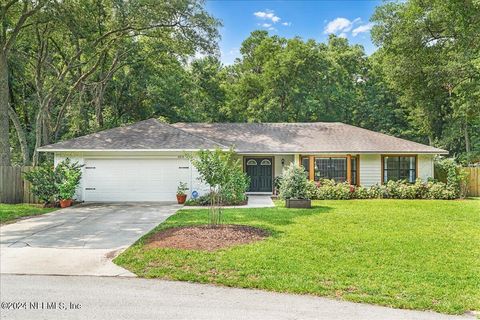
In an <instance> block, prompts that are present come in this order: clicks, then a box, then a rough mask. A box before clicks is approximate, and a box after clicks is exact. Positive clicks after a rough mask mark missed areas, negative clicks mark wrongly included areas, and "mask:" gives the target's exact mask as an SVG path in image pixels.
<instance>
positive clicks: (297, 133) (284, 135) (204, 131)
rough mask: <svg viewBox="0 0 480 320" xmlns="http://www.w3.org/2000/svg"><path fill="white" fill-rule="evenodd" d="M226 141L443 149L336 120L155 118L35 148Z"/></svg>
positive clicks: (291, 148)
mask: <svg viewBox="0 0 480 320" xmlns="http://www.w3.org/2000/svg"><path fill="white" fill-rule="evenodd" d="M230 146H234V147H235V150H236V151H237V152H239V153H432V154H442V153H447V151H445V150H442V149H437V148H434V147H430V146H427V145H423V144H420V143H416V142H412V141H408V140H404V139H399V138H395V137H392V136H389V135H385V134H382V133H378V132H374V131H370V130H366V129H362V128H358V127H354V126H350V125H346V124H343V123H338V122H315V123H213V124H212V123H210V124H209V123H176V124H173V125H169V124H165V123H161V122H159V121H157V120H155V119H150V120H145V121H141V122H138V123H135V124H133V125H129V126H124V127H119V128H114V129H110V130H105V131H101V132H97V133H94V134H89V135H86V136H83V137H78V138H75V139H71V140H67V141H62V142H58V143H55V144H51V145H48V146H45V147H42V148H40V149H39V150H40V151H53V150H65V151H67V150H196V149H213V148H222V149H225V148H228V147H230Z"/></svg>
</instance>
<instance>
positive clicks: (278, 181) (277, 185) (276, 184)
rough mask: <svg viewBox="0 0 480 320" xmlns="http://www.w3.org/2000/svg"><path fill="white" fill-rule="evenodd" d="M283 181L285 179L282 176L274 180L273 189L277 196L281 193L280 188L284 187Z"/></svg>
mask: <svg viewBox="0 0 480 320" xmlns="http://www.w3.org/2000/svg"><path fill="white" fill-rule="evenodd" d="M282 179H283V177H282V176H276V177H275V178H274V179H273V188H274V191H275V194H279V193H280V186H281V185H282Z"/></svg>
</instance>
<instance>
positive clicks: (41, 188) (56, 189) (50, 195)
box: [24, 158, 82, 204]
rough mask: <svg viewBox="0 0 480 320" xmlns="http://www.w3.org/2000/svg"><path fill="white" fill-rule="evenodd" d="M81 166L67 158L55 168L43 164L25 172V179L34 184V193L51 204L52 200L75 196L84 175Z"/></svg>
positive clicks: (45, 202) (44, 201)
mask: <svg viewBox="0 0 480 320" xmlns="http://www.w3.org/2000/svg"><path fill="white" fill-rule="evenodd" d="M81 167H82V166H81V165H79V164H78V163H77V162H74V163H72V162H71V161H70V159H69V158H67V159H65V160H63V161H62V162H60V163H59V164H58V165H57V166H56V167H55V168H54V167H53V166H52V165H48V164H43V165H41V166H39V167H36V168H34V169H33V170H32V171H29V172H25V173H24V179H25V180H27V181H29V182H30V183H31V184H32V193H33V194H34V195H35V196H37V197H38V198H39V199H40V201H42V202H43V203H44V204H49V203H51V202H52V201H56V200H60V199H62V200H63V199H71V198H73V196H74V195H75V190H76V189H77V187H78V185H79V184H80V179H81V177H82V171H81V169H80V168H81Z"/></svg>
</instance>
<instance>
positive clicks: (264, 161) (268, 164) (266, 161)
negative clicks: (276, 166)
mask: <svg viewBox="0 0 480 320" xmlns="http://www.w3.org/2000/svg"><path fill="white" fill-rule="evenodd" d="M260 165H261V166H271V165H272V163H271V162H270V160H268V159H263V160H262V162H260Z"/></svg>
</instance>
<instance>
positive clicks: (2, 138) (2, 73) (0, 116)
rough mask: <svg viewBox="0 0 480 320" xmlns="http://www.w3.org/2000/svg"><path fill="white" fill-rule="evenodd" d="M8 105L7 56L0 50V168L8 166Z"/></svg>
mask: <svg viewBox="0 0 480 320" xmlns="http://www.w3.org/2000/svg"><path fill="white" fill-rule="evenodd" d="M8 104H9V93H8V64H7V56H6V55H5V52H4V51H3V50H2V49H0V166H9V165H10V140H9V121H8Z"/></svg>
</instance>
